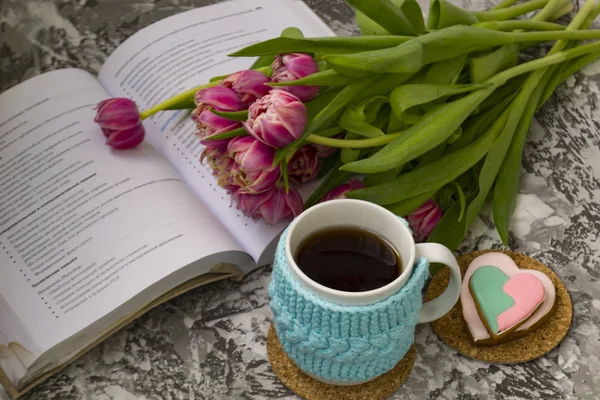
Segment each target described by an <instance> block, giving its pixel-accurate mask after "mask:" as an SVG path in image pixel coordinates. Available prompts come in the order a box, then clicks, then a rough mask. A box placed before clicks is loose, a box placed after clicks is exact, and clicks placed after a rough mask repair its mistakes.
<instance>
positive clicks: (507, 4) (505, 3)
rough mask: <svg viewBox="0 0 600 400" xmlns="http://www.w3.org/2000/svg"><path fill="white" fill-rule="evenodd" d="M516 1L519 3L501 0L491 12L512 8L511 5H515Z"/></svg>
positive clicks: (514, 0)
mask: <svg viewBox="0 0 600 400" xmlns="http://www.w3.org/2000/svg"><path fill="white" fill-rule="evenodd" d="M517 1H519V0H502V1H501V2H500V3H498V4H496V5H495V6H494V7H492V10H501V9H503V8H508V7H510V6H512V5H513V4H515V3H516V2H517Z"/></svg>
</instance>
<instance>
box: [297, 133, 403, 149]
mask: <svg viewBox="0 0 600 400" xmlns="http://www.w3.org/2000/svg"><path fill="white" fill-rule="evenodd" d="M401 134H402V132H396V133H392V134H390V135H385V136H380V137H376V138H369V139H356V140H346V139H332V138H327V137H323V136H318V135H315V134H311V135H309V136H308V137H307V138H306V141H307V142H309V143H313V144H321V145H323V146H329V147H336V148H339V149H366V148H369V147H377V146H383V145H386V144H388V143H390V142H391V141H392V140H394V139H395V138H397V137H398V136H400V135H401Z"/></svg>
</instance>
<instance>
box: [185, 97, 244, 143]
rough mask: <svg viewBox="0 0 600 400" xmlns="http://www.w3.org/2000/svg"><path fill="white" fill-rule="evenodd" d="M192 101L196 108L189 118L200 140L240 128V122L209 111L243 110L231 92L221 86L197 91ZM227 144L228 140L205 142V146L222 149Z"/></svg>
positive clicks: (239, 101) (237, 98)
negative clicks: (194, 124) (194, 125)
mask: <svg viewBox="0 0 600 400" xmlns="http://www.w3.org/2000/svg"><path fill="white" fill-rule="evenodd" d="M194 100H195V102H196V104H197V107H196V109H195V110H194V111H192V116H191V118H192V121H194V122H195V123H196V127H197V128H198V132H197V134H196V135H198V136H199V137H200V138H201V139H206V138H208V137H210V136H213V135H218V134H220V133H224V132H229V131H231V130H233V129H237V128H239V127H241V126H242V125H241V123H240V122H237V121H233V120H230V119H228V118H224V117H220V116H218V115H216V114H215V113H213V112H212V111H211V110H216V111H224V112H232V111H240V110H243V108H244V106H243V104H242V102H241V100H240V98H239V97H238V96H237V94H235V92H234V91H233V90H231V89H228V88H226V87H223V86H213V87H210V88H206V89H202V90H199V91H198V93H196V95H195V97H194ZM228 143H229V140H228V139H223V140H211V141H210V142H209V141H206V142H205V144H206V145H207V146H211V147H221V148H223V149H226V148H227V144H228Z"/></svg>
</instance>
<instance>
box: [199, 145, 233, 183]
mask: <svg viewBox="0 0 600 400" xmlns="http://www.w3.org/2000/svg"><path fill="white" fill-rule="evenodd" d="M200 162H201V163H204V162H207V163H208V165H209V167H211V169H212V173H213V175H214V176H215V177H216V178H217V184H218V185H219V186H220V187H222V188H223V189H226V190H227V191H228V192H229V193H233V192H235V191H237V189H238V186H237V185H236V184H235V182H234V181H233V177H232V175H231V169H232V168H233V165H234V164H235V162H234V161H233V159H232V158H231V157H229V155H228V154H227V150H226V149H225V150H223V149H222V148H220V147H212V146H211V147H206V148H204V150H202V154H201V155H200Z"/></svg>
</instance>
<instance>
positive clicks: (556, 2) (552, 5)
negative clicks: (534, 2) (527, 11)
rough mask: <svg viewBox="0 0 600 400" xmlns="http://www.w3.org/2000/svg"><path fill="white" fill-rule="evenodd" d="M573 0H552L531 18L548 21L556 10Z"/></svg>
mask: <svg viewBox="0 0 600 400" xmlns="http://www.w3.org/2000/svg"><path fill="white" fill-rule="evenodd" d="M571 2H572V0H550V1H549V2H548V4H546V6H545V7H544V8H542V10H541V11H540V12H539V13H537V14H536V15H534V16H533V17H532V18H531V19H532V20H534V21H547V20H548V19H550V18H551V17H552V14H554V13H555V12H556V11H558V10H559V9H560V8H562V7H564V6H565V5H566V3H571Z"/></svg>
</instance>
